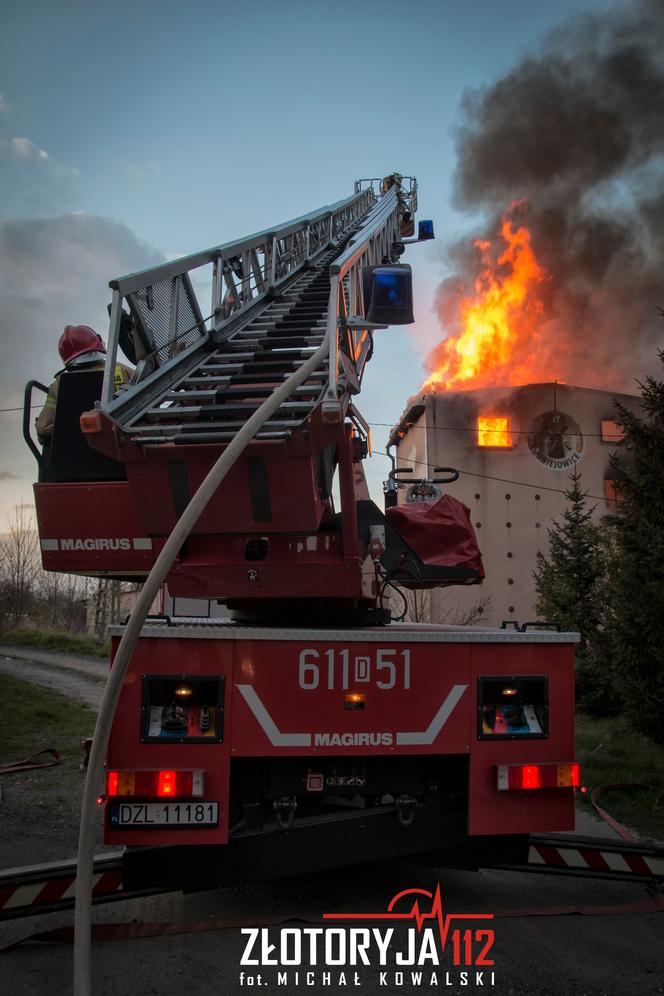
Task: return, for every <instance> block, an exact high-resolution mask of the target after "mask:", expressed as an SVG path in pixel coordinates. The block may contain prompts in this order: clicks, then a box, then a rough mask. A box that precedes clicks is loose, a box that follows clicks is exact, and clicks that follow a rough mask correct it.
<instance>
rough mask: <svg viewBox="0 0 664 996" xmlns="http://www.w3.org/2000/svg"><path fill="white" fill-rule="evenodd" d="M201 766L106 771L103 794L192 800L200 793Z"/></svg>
mask: <svg viewBox="0 0 664 996" xmlns="http://www.w3.org/2000/svg"><path fill="white" fill-rule="evenodd" d="M203 775H204V772H203V771H202V770H200V769H197V770H194V771H173V770H163V769H162V770H160V771H108V772H107V773H106V794H107V795H108V797H109V798H112V797H117V796H136V797H141V796H147V797H149V798H158V799H183V798H184V799H192V798H194V799H195V798H200V797H202V796H203V792H204V786H205V779H204V777H203Z"/></svg>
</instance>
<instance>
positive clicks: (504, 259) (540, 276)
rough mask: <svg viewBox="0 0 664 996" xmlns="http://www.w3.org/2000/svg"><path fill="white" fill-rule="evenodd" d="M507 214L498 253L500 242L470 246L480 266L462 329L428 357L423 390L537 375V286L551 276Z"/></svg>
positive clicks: (461, 309) (462, 307)
mask: <svg viewBox="0 0 664 996" xmlns="http://www.w3.org/2000/svg"><path fill="white" fill-rule="evenodd" d="M515 207H523V203H522V202H521V203H519V204H516V205H513V206H512V209H513V208H515ZM508 214H509V212H508ZM508 214H506V215H505V216H504V217H503V220H502V225H501V228H500V235H499V238H500V240H501V242H502V245H504V248H502V251H500V249H501V245H500V244H497V245H496V246H493V245H492V243H491V242H490V241H487V240H478V241H476V242H475V243H474V245H475V248H476V249H477V250H478V251H479V253H480V259H481V264H482V266H481V270H480V272H479V274H478V276H477V277H476V278H475V287H474V294H472V295H469V296H466V295H465V294H462V296H461V297H460V299H459V301H458V304H457V313H458V325H459V330H460V331H459V332H458V333H457V334H455V335H450V336H448V337H447V338H446V339H445V340H444V341H443V342H442V343H440V345H439V346H437V347H436V348H435V349H434V351H433V353H432V354H431V356H430V357H429V366H430V368H433V373H432V374H431V376H430V377H429V378H428V380H426V381H425V383H424V385H423V389H426V388H434V389H437V390H441V389H442V390H454V389H456V390H458V389H459V388H460V387H465V388H473V389H474V388H479V387H489V386H495V385H496V384H501V385H502V384H504V385H508V386H513V385H517V384H523V383H527V382H528V380H529V379H531V380H532V379H533V377H534V376H537V375H538V373H539V372H538V370H537V353H538V350H537V340H538V336H539V329H540V326H541V322H542V318H543V315H544V306H543V302H542V300H541V296H540V285H541V284H543V283H544V282H545V281H547V280H548V279H549V274H548V273H547V272H546V270H544V269H543V268H542V267H541V266H540V264H539V263H538V261H537V258H536V256H535V252H534V250H533V247H532V245H531V237H530V232H529V231H528V229H527V228H526V227H525V226H524V225H523V224H519V225H515V224H513V222H512V221H511V219H510V218H509V217H508ZM497 252H499V255H498V256H497V259H496V253H497Z"/></svg>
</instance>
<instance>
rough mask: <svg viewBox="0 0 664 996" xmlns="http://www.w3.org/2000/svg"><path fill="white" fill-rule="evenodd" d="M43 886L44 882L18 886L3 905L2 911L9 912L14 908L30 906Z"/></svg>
mask: <svg viewBox="0 0 664 996" xmlns="http://www.w3.org/2000/svg"><path fill="white" fill-rule="evenodd" d="M45 885H46V882H35V883H34V885H20V886H19V887H18V889H17V890H16V892H15V893H14V895H13V896H11V897H10V898H9V899H8V900H7V902H6V903H5V904H4V905H3V907H2V908H3V910H10V909H13V908H14V907H16V906H32V904H33V903H34V901H35V899H36V898H37V896H38V895H39V893H40V892H41V891H42V889H43V888H44V886H45Z"/></svg>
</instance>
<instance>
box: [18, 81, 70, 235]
mask: <svg viewBox="0 0 664 996" xmlns="http://www.w3.org/2000/svg"><path fill="white" fill-rule="evenodd" d="M1 110H2V96H1V95H0V111H1ZM80 179H81V174H80V172H79V170H78V169H76V168H75V167H74V166H68V165H65V164H64V163H60V162H58V161H57V160H55V159H53V158H52V157H51V156H50V155H49V154H48V152H46V150H45V149H42V148H40V147H39V146H38V145H37V144H36V143H35V142H33V141H32V139H30V138H27V137H26V136H18V137H17V136H13V137H12V136H9V135H7V134H2V132H0V195H1V200H2V202H3V206H4V211H3V213H4V214H5V216H8V217H25V216H26V215H28V216H29V215H44V214H53V213H58V214H60V213H61V212H62V210H63V208H71V207H75V206H76V204H77V202H78V195H79V184H80Z"/></svg>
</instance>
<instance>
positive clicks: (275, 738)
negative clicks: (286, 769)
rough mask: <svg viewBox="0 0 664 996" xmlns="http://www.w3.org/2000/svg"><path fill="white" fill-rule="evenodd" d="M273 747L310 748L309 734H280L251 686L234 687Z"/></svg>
mask: <svg viewBox="0 0 664 996" xmlns="http://www.w3.org/2000/svg"><path fill="white" fill-rule="evenodd" d="M235 687H236V688H237V690H238V692H240V694H241V695H242V698H243V699H244V701H245V702H246V703H247V705H248V706H249V708H250V709H251V711H252V712H253V714H254V716H255V717H256V719H257V720H258V722H259V724H260V726H261V727H262V729H263V733H264V734H265V736H266V737H267V738H268V740H269V741H270V743H271V744H272V746H273V747H311V734H310V733H281V731H280V730H279V728H278V726H277V724H276V723H275V721H274V720H273V719H272V716H270V714H269V712H268V711H267V709H266V708H265V706H264V705H263V703H262V702H261V700H260V698H259V697H258V693H257V692H256V689H255V688H254V687H253V685H236V686H235Z"/></svg>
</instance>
